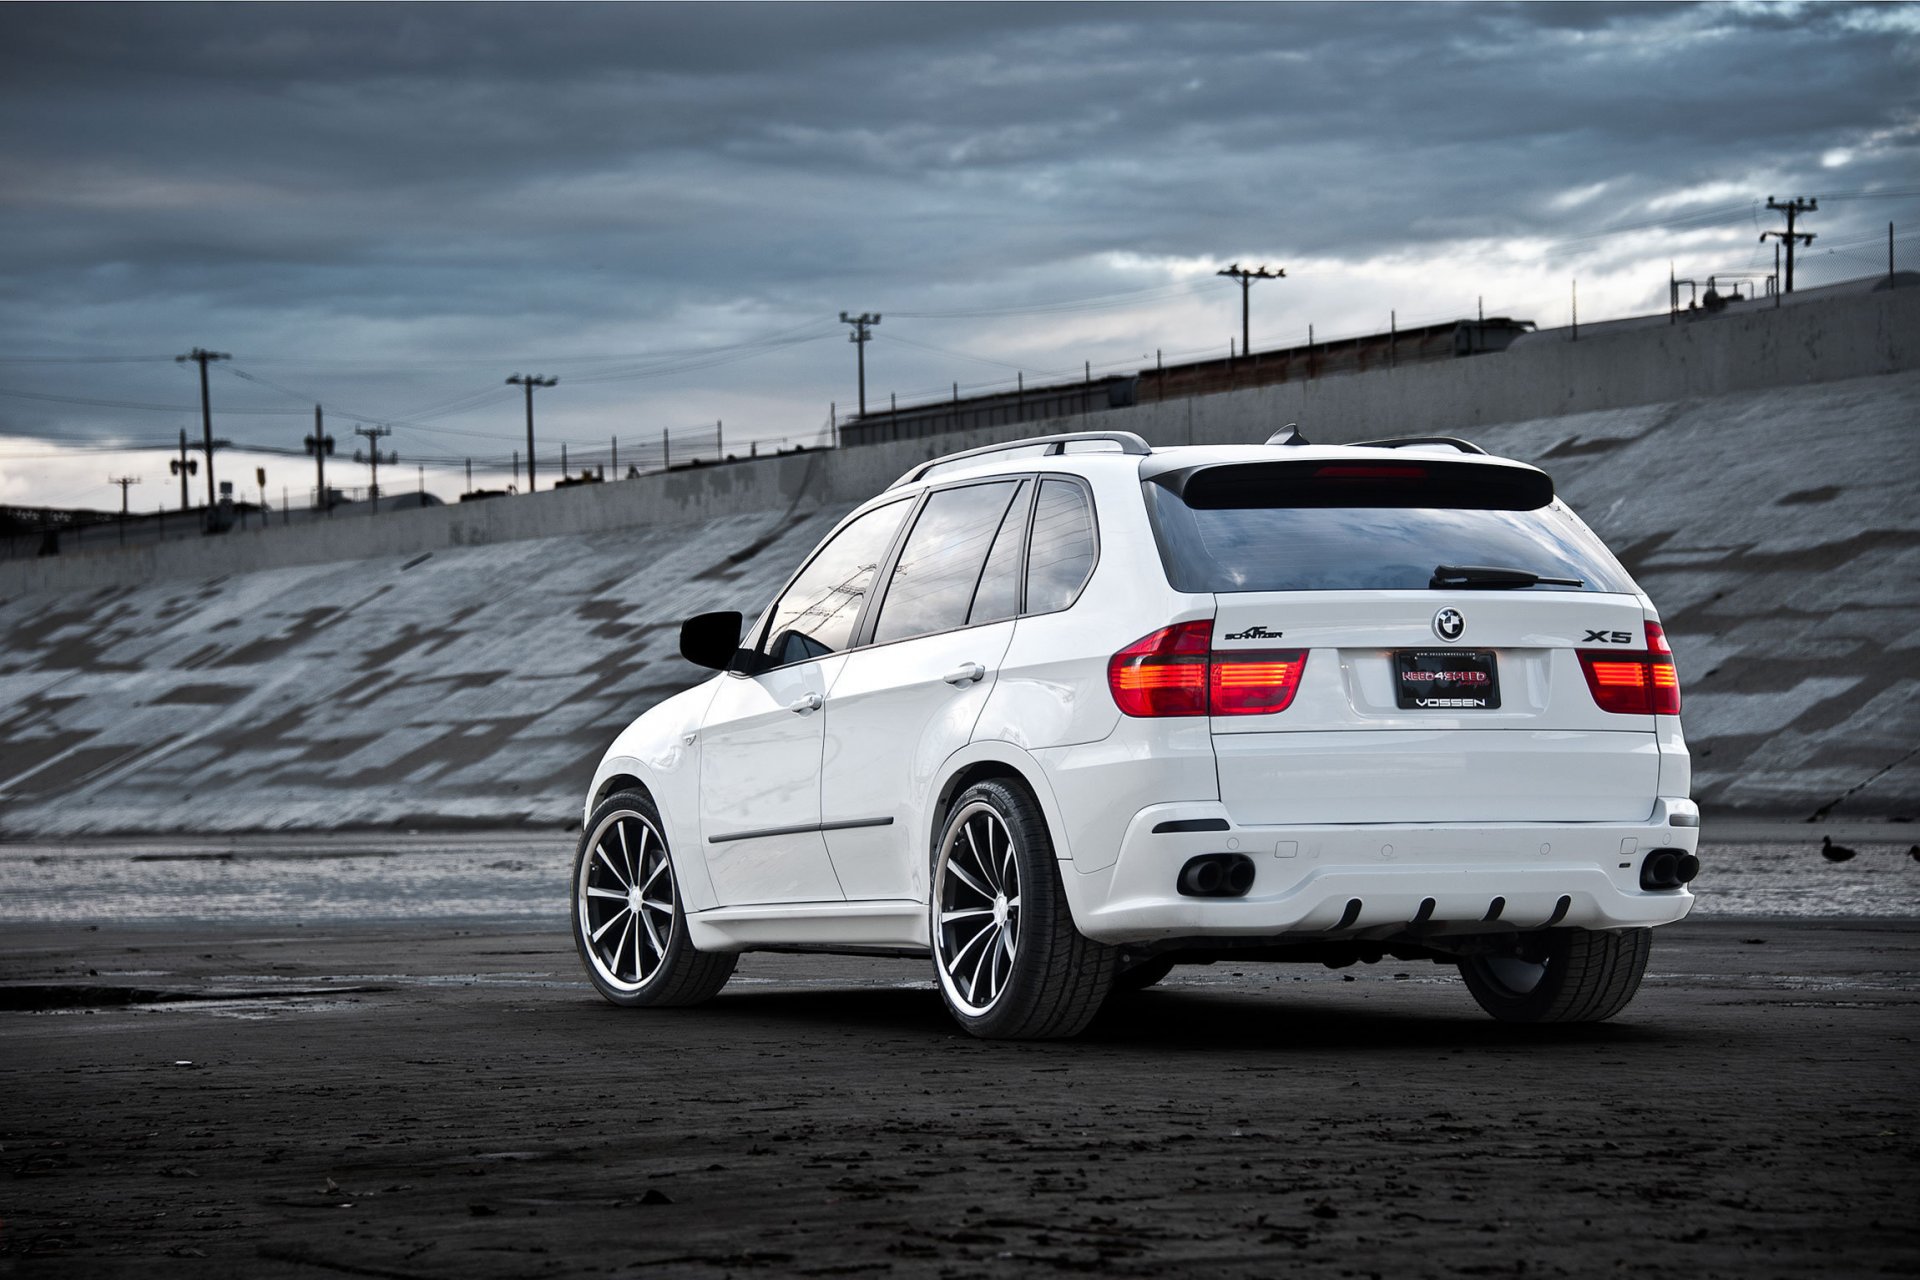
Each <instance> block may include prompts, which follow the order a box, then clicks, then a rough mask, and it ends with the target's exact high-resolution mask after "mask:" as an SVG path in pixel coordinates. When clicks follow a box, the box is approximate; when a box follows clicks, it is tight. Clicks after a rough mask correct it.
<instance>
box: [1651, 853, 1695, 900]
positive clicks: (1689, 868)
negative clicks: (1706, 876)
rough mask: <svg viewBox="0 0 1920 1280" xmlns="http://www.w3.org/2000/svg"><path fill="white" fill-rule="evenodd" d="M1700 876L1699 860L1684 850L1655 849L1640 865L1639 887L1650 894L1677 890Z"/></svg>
mask: <svg viewBox="0 0 1920 1280" xmlns="http://www.w3.org/2000/svg"><path fill="white" fill-rule="evenodd" d="M1699 874H1700V859H1698V858H1696V857H1694V856H1693V855H1692V854H1690V853H1688V852H1687V851H1686V850H1684V849H1655V850H1653V851H1651V852H1650V853H1648V854H1647V856H1646V860H1645V861H1643V862H1642V863H1641V864H1640V887H1641V888H1642V889H1645V890H1647V891H1649V892H1652V893H1658V892H1660V891H1662V890H1666V889H1678V888H1679V887H1680V886H1682V885H1684V884H1689V883H1691V882H1692V880H1693V878H1694V877H1695V876H1697V875H1699Z"/></svg>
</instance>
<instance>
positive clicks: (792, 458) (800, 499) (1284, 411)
mask: <svg viewBox="0 0 1920 1280" xmlns="http://www.w3.org/2000/svg"><path fill="white" fill-rule="evenodd" d="M1552 337H1553V335H1552V334H1548V335H1544V339H1545V340H1536V341H1533V342H1530V343H1528V344H1527V345H1526V346H1525V347H1523V348H1518V349H1515V350H1513V351H1508V352H1504V353H1501V354H1497V355H1486V356H1476V357H1473V358H1470V359H1464V360H1453V361H1446V362H1441V363H1436V364H1425V365H1416V366H1412V367H1409V368H1403V369H1395V370H1391V371H1385V372H1373V373H1365V374H1352V375H1346V376H1342V377H1332V378H1322V379H1317V380H1314V381H1307V382H1292V383H1284V384H1282V385H1279V386H1272V387H1260V388H1255V389H1251V390H1247V391H1236V392H1226V393H1223V394H1219V395H1212V396H1205V397H1197V398H1194V399H1189V400H1173V401H1163V402H1161V403H1158V404H1151V405H1138V406H1134V407H1132V408H1128V409H1119V410H1113V411H1110V412H1107V413H1100V414H1093V415H1087V416H1084V417H1081V418H1067V419H1059V420H1057V421H1054V422H1044V423H1023V424H1020V425H1018V426H1016V427H1012V428H996V429H990V430H986V431H975V432H961V433H956V434H954V435H950V436H945V437H940V438H936V439H930V440H909V441H900V442H898V443H890V444H875V445H863V446H860V447H858V448H852V449H843V450H839V451H837V452H833V453H818V452H816V453H805V454H786V455H783V456H779V457H774V458H762V459H758V460H754V461H749V462H737V463H732V464H729V465H724V466H715V467H703V468H699V469H696V470H689V471H674V472H667V473H664V474H659V475H651V476H645V477H642V478H640V479H636V480H623V481H618V482H615V483H611V484H606V485H588V486H582V487H580V488H576V489H567V490H559V491H548V492H544V493H538V494H529V495H524V496H520V497H514V498H498V499H493V500H491V501H487V502H480V503H468V504H464V505H459V506H448V507H440V508H432V509H427V510H418V511H398V512H389V513H386V514H384V515H380V516H377V517H364V518H341V519H339V520H335V521H328V522H326V523H325V525H324V526H322V527H318V528H314V527H300V528H280V529H274V528H269V529H264V530H253V531H247V532H236V533H231V534H227V535H226V536H224V537H221V538H200V539H189V540H186V541H182V542H174V543H162V544H158V545H153V546H146V547H134V548H128V549H126V550H124V551H122V550H118V549H115V550H102V551H91V552H86V553H83V554H81V555H75V556H58V557H50V558H48V559H46V560H30V561H12V562H5V563H0V601H4V600H5V599H7V598H9V597H13V596H18V595H22V594H24V593H27V592H39V591H58V590H69V591H93V590H99V589H101V588H103V587H115V586H124V585H130V584H134V583H142V582H153V581H158V580H163V579H169V578H183V577H188V578H190V577H209V576H217V575H221V574H230V573H244V572H249V571H252V570H259V569H273V568H286V567H290V566H293V565H301V564H324V563H330V562H333V561H340V560H359V559H365V558H367V557H371V556H383V555H396V554H397V555H406V554H420V553H424V552H428V551H439V550H444V549H448V548H453V547H470V546H486V545H489V544H494V543H502V542H511V541H517V540H521V539H527V538H553V537H569V536H577V535H585V534H591V533H597V532H604V531H610V530H617V529H630V528H642V527H651V526H657V525H680V524H688V523H692V522H697V521H702V520H713V519H719V518H722V517H725V516H731V515H751V514H759V513H767V512H785V513H788V514H798V513H801V512H804V511H809V510H815V509H818V508H821V507H827V506H834V505H840V504H846V503H852V502H858V501H860V500H862V499H864V498H867V497H870V496H871V495H873V494H874V493H876V492H878V491H879V490H881V489H883V488H885V487H886V485H887V484H889V483H891V482H892V481H893V480H894V479H895V478H896V477H897V476H899V475H900V474H901V473H902V472H903V471H905V470H906V469H907V468H908V467H910V466H912V465H913V464H914V463H916V462H920V461H923V460H925V459H926V458H928V457H932V456H934V455H936V454H940V453H948V452H952V451H955V450H958V449H964V448H970V447H972V446H973V445H976V444H986V443H991V442H993V441H995V440H1004V439H1011V438H1014V437H1017V436H1024V435H1039V434H1044V433H1046V432H1049V431H1064V430H1088V429H1097V430H1124V431H1135V432H1138V433H1139V434H1141V435H1142V436H1145V437H1146V438H1147V440H1149V441H1150V442H1152V443H1154V444H1188V443H1221V442H1230V441H1233V442H1245V441H1257V440H1261V439H1264V438H1265V437H1266V436H1267V435H1268V434H1270V433H1271V432H1272V431H1273V430H1275V429H1277V428H1278V427H1280V426H1282V425H1284V424H1286V423H1288V422H1298V423H1299V424H1301V429H1302V431H1303V432H1305V434H1306V435H1307V436H1308V438H1310V439H1312V440H1316V441H1321V442H1325V443H1339V442H1343V441H1350V440H1359V439H1365V438H1368V437H1372V436H1382V435H1432V434H1461V433H1467V434H1471V433H1472V432H1474V431H1475V430H1476V429H1478V428H1481V427H1485V426H1489V425H1493V424H1498V423H1506V422H1524V421H1528V420H1532V419H1539V418H1547V417H1554V416H1558V415H1563V414H1573V413H1590V412H1595V411H1599V410H1607V409H1617V408H1624V407H1628V406H1633V405H1644V404H1660V403H1667V402H1672V401H1680V400H1686V399H1690V398H1694V397H1700V396H1713V395H1722V394H1726V393H1729V392H1737V391H1746V390H1754V389H1758V388H1764V387H1790V386H1799V385H1804V384H1808V383H1818V382H1832V381H1838V380H1842V379H1847V378H1858V377H1862V376H1867V375H1872V374H1879V373H1891V372H1894V371H1897V370H1902V369H1913V368H1920V289H1911V290H1892V291H1887V292H1881V293H1870V294H1864V295H1855V296H1848V297H1840V298H1834V299H1831V300H1825V301H1820V302H1810V303H1805V304H1802V305H1798V306H1794V307H1785V308H1781V309H1780V310H1778V311H1761V312H1757V313H1752V314H1740V315H1726V316H1720V317H1716V318H1714V319H1711V320H1699V321H1694V322H1692V323H1682V324H1679V325H1674V326H1671V327H1669V326H1655V327H1653V328H1651V329H1638V330H1630V331H1626V332H1613V333H1606V334H1601V335H1596V336H1593V337H1589V338H1583V339H1581V340H1580V341H1578V342H1574V341H1571V340H1569V341H1565V342H1555V341H1552V340H1551V338H1552Z"/></svg>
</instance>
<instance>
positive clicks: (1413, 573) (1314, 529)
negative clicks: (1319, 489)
mask: <svg viewBox="0 0 1920 1280" xmlns="http://www.w3.org/2000/svg"><path fill="white" fill-rule="evenodd" d="M1142 487H1143V488H1144V489H1145V491H1146V497H1147V506H1148V510H1149V511H1150V512H1151V513H1152V516H1153V526H1154V534H1155V536H1156V537H1157V538H1158V539H1159V543H1160V558H1161V560H1162V562H1163V563H1164V564H1165V565H1166V569H1167V579H1168V581H1169V582H1171V583H1172V584H1173V585H1174V587H1175V588H1177V589H1179V590H1181V591H1225V592H1233V591H1347V590H1361V589H1374V590H1398V589H1407V590H1421V589H1424V588H1425V587H1426V586H1427V584H1428V582H1429V580H1430V579H1431V578H1432V577H1433V571H1434V570H1435V569H1436V568H1438V567H1439V566H1440V565H1443V564H1446V565H1489V566H1494V567H1498V568H1503V569H1524V570H1526V571H1528V572H1530V573H1535V574H1538V575H1540V576H1541V577H1548V578H1579V579H1582V580H1583V581H1584V582H1585V584H1586V585H1585V586H1584V587H1583V588H1580V589H1581V590H1586V591H1605V592H1631V591H1632V590H1633V589H1634V587H1633V582H1632V579H1630V578H1629V577H1628V576H1627V571H1626V570H1625V569H1623V568H1621V567H1620V562H1619V561H1618V560H1615V559H1614V558H1613V554H1612V553H1611V552H1609V551H1608V550H1607V549H1606V547H1605V546H1604V545H1603V544H1602V543H1601V542H1600V540H1599V539H1598V538H1596V537H1594V535H1593V534H1592V533H1591V532H1589V531H1588V529H1587V528H1586V526H1585V525H1583V524H1581V523H1580V521H1579V520H1577V519H1575V518H1574V516H1573V514H1572V513H1571V512H1569V511H1568V510H1567V509H1566V508H1565V507H1564V506H1562V505H1561V504H1560V503H1559V502H1554V503H1552V504H1551V505H1549V506H1545V507H1541V508H1539V509H1538V510H1533V511H1488V510H1473V509H1457V508H1443V507H1390V506H1364V507H1328V506H1312V507H1289V506H1267V507H1260V506H1235V507H1227V508H1204V509H1199V510H1196V509H1194V508H1192V507H1189V506H1188V505H1187V504H1186V503H1185V502H1183V501H1181V499H1180V498H1179V497H1178V496H1176V495H1175V494H1173V493H1171V492H1169V491H1168V490H1167V489H1165V488H1163V487H1162V486H1160V485H1158V484H1154V483H1151V482H1149V483H1147V484H1145V485H1144V486H1142ZM1525 589H1526V590H1529V591H1555V590H1573V588H1566V587H1548V586H1536V587H1528V588H1525Z"/></svg>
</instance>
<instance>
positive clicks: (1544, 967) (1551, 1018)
mask: <svg viewBox="0 0 1920 1280" xmlns="http://www.w3.org/2000/svg"><path fill="white" fill-rule="evenodd" d="M1516 943H1517V945H1516V946H1515V948H1514V949H1513V951H1511V952H1504V953H1500V954H1496V955H1480V956H1469V957H1467V958H1466V959H1464V960H1462V961H1461V962H1460V976H1461V977H1462V978H1464V979H1466V983H1467V990H1469V991H1471V992H1472V993H1473V998H1474V999H1475V1000H1477V1001H1479V1002H1480V1007H1481V1008H1482V1009H1485V1010H1486V1011H1487V1012H1488V1013H1490V1014H1492V1015H1493V1016H1494V1017H1495V1018H1498V1019H1499V1020H1500V1021H1502V1022H1600V1021H1603V1020H1605V1019H1607V1018H1611V1017H1612V1016H1613V1015H1614V1014H1616V1013H1618V1012H1620V1011H1621V1010H1622V1009H1624V1008H1626V1007H1627V1004H1628V1002H1629V1001H1631V1000H1632V999H1633V996H1634V993H1635V992H1636V991H1638V990H1639V989H1640V979H1641V978H1642V977H1643V976H1645V974H1646V972H1647V956H1648V955H1649V953H1650V952H1651V951H1652V948H1653V930H1651V929H1618V930H1610V931H1607V932H1596V931H1593V930H1588V929H1547V930H1543V931H1541V932H1539V933H1527V934H1521V935H1520V937H1519V938H1518V939H1517V940H1516Z"/></svg>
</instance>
